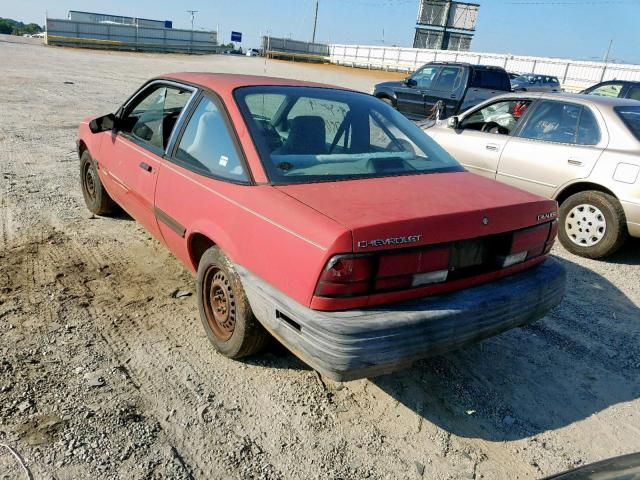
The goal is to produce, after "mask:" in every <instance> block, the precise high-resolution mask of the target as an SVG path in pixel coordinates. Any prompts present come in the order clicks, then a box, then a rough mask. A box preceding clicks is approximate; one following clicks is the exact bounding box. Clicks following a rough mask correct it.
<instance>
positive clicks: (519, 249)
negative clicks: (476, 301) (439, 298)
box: [315, 220, 558, 298]
mask: <svg viewBox="0 0 640 480" xmlns="http://www.w3.org/2000/svg"><path fill="white" fill-rule="evenodd" d="M557 233H558V222H557V221H556V220H554V221H553V222H548V223H544V224H542V225H536V226H534V227H530V228H525V229H523V230H518V231H516V232H512V233H506V234H500V235H496V236H495V238H494V237H485V238H486V240H487V241H486V242H485V246H484V247H483V248H478V245H475V246H474V248H475V250H474V248H470V245H468V244H464V245H463V247H459V246H458V247H456V248H458V250H460V251H457V250H456V248H454V245H456V244H458V243H460V242H454V243H453V244H442V245H436V246H430V247H424V248H421V249H406V250H399V251H384V252H377V253H370V254H346V255H336V256H334V257H331V259H330V260H329V261H328V262H327V265H326V266H325V268H324V270H323V271H322V273H321V275H320V279H319V280H318V285H317V287H316V292H315V294H316V296H319V297H329V298H330V297H333V298H336V297H355V296H362V295H369V294H373V293H382V292H391V291H398V290H408V289H411V288H418V287H422V286H425V285H432V284H438V283H443V282H446V281H447V280H451V279H459V278H461V277H462V276H464V275H474V274H475V273H469V272H470V271H471V270H473V271H474V272H477V273H480V272H481V271H490V270H493V269H495V268H496V266H497V267H498V268H507V267H510V266H513V265H517V264H519V263H522V262H525V261H526V260H530V259H532V258H534V257H538V256H540V255H545V254H546V253H548V252H549V250H550V249H551V246H552V245H553V242H554V240H555V238H556V235H557ZM478 240H479V239H474V240H473V241H474V242H477V241H478ZM467 242H468V241H467ZM467 247H469V248H467ZM461 252H462V253H461ZM494 262H497V263H494ZM464 272H467V273H466V274H465V273H464Z"/></svg>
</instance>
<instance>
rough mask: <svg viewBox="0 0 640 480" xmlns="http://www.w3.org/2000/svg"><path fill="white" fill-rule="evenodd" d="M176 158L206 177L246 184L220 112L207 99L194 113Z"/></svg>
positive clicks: (243, 169) (240, 163) (204, 99)
mask: <svg viewBox="0 0 640 480" xmlns="http://www.w3.org/2000/svg"><path fill="white" fill-rule="evenodd" d="M175 158H176V159H177V160H179V161H180V162H181V163H184V164H186V166H188V167H189V168H191V169H193V170H196V171H198V172H201V173H204V174H206V175H211V176H214V177H217V178H222V179H225V180H231V181H235V182H247V181H248V180H249V179H248V176H247V172H246V171H245V168H244V166H243V164H242V162H241V161H240V156H239V155H238V151H237V150H236V146H235V143H234V142H233V139H232V138H231V134H230V133H229V130H228V129H227V126H226V124H225V122H224V119H223V118H222V112H221V111H220V109H219V108H218V107H217V106H216V105H215V104H214V103H213V102H212V101H211V100H209V99H208V98H206V97H203V98H202V100H201V101H200V104H199V105H198V107H197V108H196V110H195V111H194V112H193V115H192V116H191V119H190V120H189V123H188V124H187V127H186V128H185V130H184V133H183V135H182V138H181V139H180V143H179V144H178V148H177V150H176V153H175Z"/></svg>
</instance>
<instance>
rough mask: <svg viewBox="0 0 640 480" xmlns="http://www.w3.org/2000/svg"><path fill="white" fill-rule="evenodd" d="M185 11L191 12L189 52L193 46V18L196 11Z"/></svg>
mask: <svg viewBox="0 0 640 480" xmlns="http://www.w3.org/2000/svg"><path fill="white" fill-rule="evenodd" d="M187 13H190V14H191V43H190V44H189V53H191V49H192V47H193V18H194V17H195V16H196V13H198V11H197V10H187Z"/></svg>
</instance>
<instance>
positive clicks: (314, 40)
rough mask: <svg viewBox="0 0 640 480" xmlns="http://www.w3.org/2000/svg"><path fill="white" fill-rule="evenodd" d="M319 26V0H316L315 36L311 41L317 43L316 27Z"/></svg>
mask: <svg viewBox="0 0 640 480" xmlns="http://www.w3.org/2000/svg"><path fill="white" fill-rule="evenodd" d="M317 26H318V0H316V15H315V17H314V19H313V37H311V43H316V27H317Z"/></svg>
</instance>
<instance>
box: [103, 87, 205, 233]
mask: <svg viewBox="0 0 640 480" xmlns="http://www.w3.org/2000/svg"><path fill="white" fill-rule="evenodd" d="M192 93H193V91H192V90H190V89H186V88H185V89H181V88H179V87H177V86H175V87H174V86H169V85H166V84H163V83H154V84H152V85H150V86H149V87H147V88H145V89H144V90H143V91H142V92H141V93H140V94H138V95H137V96H136V97H135V98H134V99H133V100H132V101H131V102H130V103H129V104H128V105H127V106H126V108H125V110H124V111H123V113H122V115H121V117H120V120H119V121H118V125H117V129H116V130H114V131H113V132H107V133H106V134H105V137H104V138H103V140H102V144H101V147H100V158H101V162H100V168H101V170H102V173H103V176H105V177H107V182H108V184H109V185H110V187H111V188H110V189H109V191H110V193H111V194H112V195H114V197H115V200H116V201H117V202H118V203H119V204H120V205H121V206H122V207H123V208H124V209H125V210H126V211H127V212H128V213H129V214H130V215H131V216H132V217H133V218H135V219H136V220H137V221H138V222H140V223H141V224H142V225H143V226H144V227H145V228H146V229H147V230H148V231H149V232H150V233H152V234H153V235H154V236H156V237H157V238H159V239H161V235H160V230H159V228H158V223H157V221H156V217H155V211H154V197H155V190H156V182H157V179H158V173H159V172H160V169H161V168H162V162H161V158H162V157H163V155H164V152H165V148H166V146H167V144H168V141H169V138H170V136H171V133H172V130H173V127H174V126H175V123H176V121H177V118H178V116H179V115H180V113H181V112H182V109H183V108H184V107H185V105H186V103H187V102H188V100H189V98H190V97H191V95H192Z"/></svg>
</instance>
